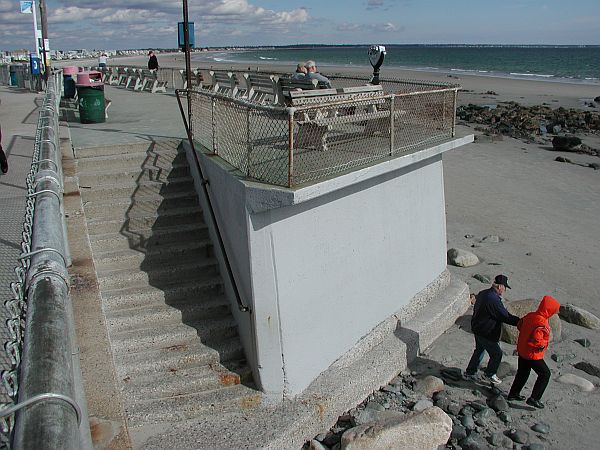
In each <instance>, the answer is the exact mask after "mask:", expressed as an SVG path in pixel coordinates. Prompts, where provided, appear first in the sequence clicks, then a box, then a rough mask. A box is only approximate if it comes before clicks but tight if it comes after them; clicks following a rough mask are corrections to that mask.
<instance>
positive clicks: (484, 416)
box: [473, 408, 496, 423]
mask: <svg viewBox="0 0 600 450" xmlns="http://www.w3.org/2000/svg"><path fill="white" fill-rule="evenodd" d="M492 417H496V412H495V411H494V410H493V409H492V408H484V409H482V410H481V411H479V412H476V413H475V414H473V420H475V423H477V421H478V420H479V421H486V420H488V419H491V418H492Z"/></svg>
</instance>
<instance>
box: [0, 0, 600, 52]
mask: <svg viewBox="0 0 600 450" xmlns="http://www.w3.org/2000/svg"><path fill="white" fill-rule="evenodd" d="M46 3H47V17H48V35H49V39H50V48H51V49H56V50H69V49H81V48H86V49H107V50H109V49H128V48H175V47H176V46H177V22H179V21H182V20H183V19H182V0H128V1H123V0H100V1H98V0H46ZM188 8H189V20H190V21H191V22H194V23H195V29H196V30H195V31H196V32H195V39H196V46H197V47H203V46H210V47H216V46H245V45H248V46H249V45H288V44H568V45H582V44H586V45H600V0H570V1H565V0H547V1H533V0H504V1H498V0H453V1H444V0H295V1H287V0H188ZM38 17H39V14H38ZM33 46H34V38H33V19H32V15H31V14H21V13H20V6H19V1H18V0H0V50H14V49H23V48H25V49H30V50H32V49H33Z"/></svg>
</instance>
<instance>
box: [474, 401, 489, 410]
mask: <svg viewBox="0 0 600 450" xmlns="http://www.w3.org/2000/svg"><path fill="white" fill-rule="evenodd" d="M471 406H472V407H473V409H476V410H477V411H482V410H484V409H486V408H487V407H488V406H487V405H486V404H485V403H484V402H481V401H479V400H475V401H473V402H471Z"/></svg>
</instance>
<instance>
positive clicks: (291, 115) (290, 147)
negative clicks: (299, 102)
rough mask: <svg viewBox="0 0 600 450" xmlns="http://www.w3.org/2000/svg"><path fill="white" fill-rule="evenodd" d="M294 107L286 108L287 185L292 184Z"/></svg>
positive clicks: (290, 185)
mask: <svg viewBox="0 0 600 450" xmlns="http://www.w3.org/2000/svg"><path fill="white" fill-rule="evenodd" d="M294 112H295V109H294V108H289V109H288V187H290V188H291V187H293V185H294Z"/></svg>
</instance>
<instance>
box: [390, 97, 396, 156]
mask: <svg viewBox="0 0 600 450" xmlns="http://www.w3.org/2000/svg"><path fill="white" fill-rule="evenodd" d="M395 99H396V96H395V95H394V94H392V97H391V98H390V156H393V155H394V133H395V130H394V128H395V118H394V115H395V112H396V111H395V107H396V101H395Z"/></svg>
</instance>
